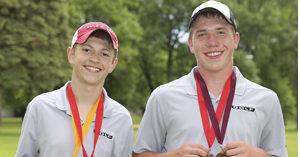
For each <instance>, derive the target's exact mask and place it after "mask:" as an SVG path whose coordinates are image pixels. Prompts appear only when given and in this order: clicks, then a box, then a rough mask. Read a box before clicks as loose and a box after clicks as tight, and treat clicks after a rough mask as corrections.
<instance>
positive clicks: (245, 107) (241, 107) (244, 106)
mask: <svg viewBox="0 0 300 157" xmlns="http://www.w3.org/2000/svg"><path fill="white" fill-rule="evenodd" d="M232 108H233V109H237V110H244V111H249V112H254V111H255V105H254V104H248V103H243V104H239V103H233V104H232Z"/></svg>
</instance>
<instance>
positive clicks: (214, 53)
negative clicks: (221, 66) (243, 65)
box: [207, 52, 221, 57]
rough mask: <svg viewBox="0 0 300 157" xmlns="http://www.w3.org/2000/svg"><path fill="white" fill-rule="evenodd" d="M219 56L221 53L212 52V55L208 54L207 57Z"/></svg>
mask: <svg viewBox="0 0 300 157" xmlns="http://www.w3.org/2000/svg"><path fill="white" fill-rule="evenodd" d="M220 54H221V52H213V53H208V54H207V55H208V56H211V57H213V56H217V55H220Z"/></svg>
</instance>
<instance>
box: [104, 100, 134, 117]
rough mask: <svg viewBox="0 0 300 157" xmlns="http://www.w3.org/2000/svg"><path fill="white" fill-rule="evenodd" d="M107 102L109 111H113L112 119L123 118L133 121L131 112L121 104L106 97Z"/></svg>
mask: <svg viewBox="0 0 300 157" xmlns="http://www.w3.org/2000/svg"><path fill="white" fill-rule="evenodd" d="M106 98H107V101H108V108H107V109H108V111H109V110H110V111H111V116H112V117H123V118H125V119H127V120H130V121H131V116H130V113H129V111H128V110H127V109H126V108H125V107H124V106H123V105H122V104H120V103H119V102H117V101H115V100H113V99H112V98H110V97H109V96H106Z"/></svg>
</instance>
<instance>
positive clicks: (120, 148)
mask: <svg viewBox="0 0 300 157" xmlns="http://www.w3.org/2000/svg"><path fill="white" fill-rule="evenodd" d="M129 117H130V116H129ZM127 119H128V120H127ZM123 124H124V125H123V127H122V128H120V129H123V130H124V131H122V132H121V133H119V139H118V140H117V142H116V148H114V150H115V153H114V155H113V156H114V157H121V156H122V157H131V156H132V146H133V126H132V119H131V118H127V117H126V121H124V122H123Z"/></svg>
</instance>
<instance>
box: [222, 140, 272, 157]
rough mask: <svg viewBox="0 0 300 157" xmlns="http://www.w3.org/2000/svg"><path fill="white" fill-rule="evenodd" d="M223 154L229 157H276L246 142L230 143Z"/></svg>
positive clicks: (223, 149) (224, 148)
mask: <svg viewBox="0 0 300 157" xmlns="http://www.w3.org/2000/svg"><path fill="white" fill-rule="evenodd" d="M220 153H221V154H224V153H226V155H227V156H229V157H230V156H245V157H275V156H272V155H270V154H268V153H266V152H265V151H264V150H262V149H261V148H257V147H253V146H251V145H249V144H247V143H245V142H229V143H227V144H226V145H225V146H224V147H223V148H222V149H221V152H220Z"/></svg>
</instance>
